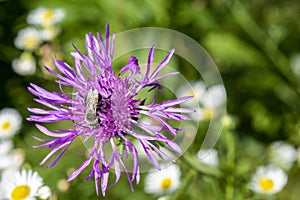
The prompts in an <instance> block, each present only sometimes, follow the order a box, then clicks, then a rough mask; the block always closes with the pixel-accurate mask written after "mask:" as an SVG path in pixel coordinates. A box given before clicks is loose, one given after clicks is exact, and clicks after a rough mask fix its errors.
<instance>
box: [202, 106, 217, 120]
mask: <svg viewBox="0 0 300 200" xmlns="http://www.w3.org/2000/svg"><path fill="white" fill-rule="evenodd" d="M203 112H204V118H205V119H212V118H213V117H214V114H215V113H214V110H213V109H212V108H204V110H203Z"/></svg>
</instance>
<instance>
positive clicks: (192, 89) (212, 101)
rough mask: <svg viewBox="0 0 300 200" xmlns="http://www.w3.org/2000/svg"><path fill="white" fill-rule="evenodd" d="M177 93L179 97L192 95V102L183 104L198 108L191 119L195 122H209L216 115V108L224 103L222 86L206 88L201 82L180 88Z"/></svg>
mask: <svg viewBox="0 0 300 200" xmlns="http://www.w3.org/2000/svg"><path fill="white" fill-rule="evenodd" d="M177 93H178V94H179V95H180V96H181V95H183V96H184V95H193V96H195V98H193V100H192V101H188V102H186V103H185V105H186V106H188V107H191V108H195V107H198V105H199V106H200V107H199V108H198V109H197V111H196V112H195V113H193V114H192V118H193V119H194V120H195V121H199V120H210V119H212V118H214V117H216V116H217V115H218V108H220V106H222V105H224V103H225V101H226V92H225V90H224V87H223V86H222V85H214V86H211V87H209V88H206V86H205V84H204V83H203V82H202V81H195V82H192V84H191V85H183V86H181V87H180V88H179V89H178V91H177Z"/></svg>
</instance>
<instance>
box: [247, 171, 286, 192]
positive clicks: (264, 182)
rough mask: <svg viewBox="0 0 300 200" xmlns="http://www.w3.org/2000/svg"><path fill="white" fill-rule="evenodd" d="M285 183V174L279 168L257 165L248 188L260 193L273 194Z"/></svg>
mask: <svg viewBox="0 0 300 200" xmlns="http://www.w3.org/2000/svg"><path fill="white" fill-rule="evenodd" d="M286 183H287V175H286V174H285V173H284V171H282V170H281V169H280V168H278V167H275V166H272V165H268V166H261V167H259V168H258V169H257V170H256V172H255V173H254V174H253V176H252V180H251V183H250V189H252V190H253V191H254V192H256V193H260V194H268V195H271V194H275V193H278V192H280V191H281V190H282V188H283V187H284V186H285V185H286Z"/></svg>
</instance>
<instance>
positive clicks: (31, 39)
mask: <svg viewBox="0 0 300 200" xmlns="http://www.w3.org/2000/svg"><path fill="white" fill-rule="evenodd" d="M37 43H38V40H37V39H36V38H34V37H28V38H27V39H26V41H25V47H26V48H28V49H32V48H34V47H35V46H36V45H37Z"/></svg>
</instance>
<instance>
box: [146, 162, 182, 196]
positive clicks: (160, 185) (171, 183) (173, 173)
mask: <svg viewBox="0 0 300 200" xmlns="http://www.w3.org/2000/svg"><path fill="white" fill-rule="evenodd" d="M180 176H181V172H180V169H179V167H178V166H177V165H174V164H173V165H170V166H168V167H165V168H162V169H161V170H159V171H155V172H152V173H149V174H148V175H147V176H146V179H145V191H146V192H147V193H150V194H153V195H157V196H161V195H165V194H170V193H172V192H174V191H175V190H176V189H178V187H179V186H180Z"/></svg>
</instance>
